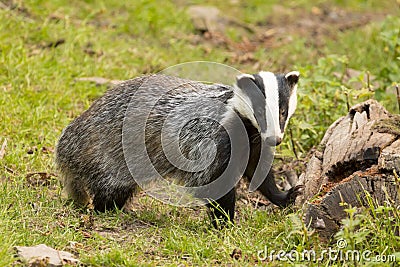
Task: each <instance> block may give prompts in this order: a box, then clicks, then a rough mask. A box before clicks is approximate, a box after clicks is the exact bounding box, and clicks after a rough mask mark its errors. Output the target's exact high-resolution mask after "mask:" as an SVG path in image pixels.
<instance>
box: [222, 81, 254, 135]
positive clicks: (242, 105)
mask: <svg viewBox="0 0 400 267" xmlns="http://www.w3.org/2000/svg"><path fill="white" fill-rule="evenodd" d="M244 75H245V74H244ZM251 77H252V76H251ZM228 105H229V106H230V108H229V110H228V112H227V114H225V116H224V118H223V119H222V121H221V123H222V124H224V123H226V122H227V121H228V120H229V119H230V118H231V116H232V114H231V113H232V112H233V110H234V109H236V110H237V112H238V113H239V114H241V115H242V116H243V117H244V118H247V119H249V120H250V121H251V124H252V125H253V126H254V127H256V128H257V130H259V131H260V126H259V125H258V123H257V120H256V118H255V117H254V111H253V108H252V106H251V100H250V99H249V97H248V96H247V95H246V94H245V93H244V92H243V90H242V89H241V88H239V87H238V86H237V85H236V84H235V85H234V95H233V97H232V98H231V99H229V100H228Z"/></svg>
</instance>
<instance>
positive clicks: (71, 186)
mask: <svg viewBox="0 0 400 267" xmlns="http://www.w3.org/2000/svg"><path fill="white" fill-rule="evenodd" d="M298 79H299V73H298V72H289V73H287V74H274V73H271V72H260V73H257V74H254V75H250V74H242V75H239V76H238V77H237V78H236V84H235V85H234V86H227V85H222V84H212V85H207V84H203V83H200V82H196V81H190V80H185V79H181V78H177V77H172V76H166V75H161V74H158V75H149V76H143V77H139V78H136V79H133V80H128V81H125V82H123V83H121V84H119V85H117V86H116V87H115V88H113V89H111V90H109V91H107V92H106V93H105V94H104V95H103V96H102V97H101V98H99V99H98V100H96V101H95V102H94V103H93V104H92V106H91V107H90V108H89V109H88V110H87V111H85V112H84V113H83V114H82V115H81V116H79V117H77V118H76V119H75V120H74V121H73V122H71V123H70V124H69V125H68V126H67V127H66V128H65V129H64V131H63V133H62V135H61V137H60V139H59V142H58V145H57V148H56V165H57V168H58V170H59V172H60V174H61V176H62V179H63V183H64V187H65V190H66V192H67V193H68V195H69V197H70V198H71V199H73V200H74V201H75V202H76V203H78V204H81V205H86V204H88V203H92V204H93V206H94V208H95V210H98V211H104V210H106V209H112V208H114V207H118V208H122V207H123V205H124V204H125V202H126V201H127V199H128V198H129V197H130V196H131V195H132V194H133V193H134V191H135V189H136V188H137V187H138V184H137V182H136V180H135V179H134V177H133V176H134V175H135V174H136V173H137V174H140V171H141V170H140V166H143V164H144V163H142V162H140V158H139V159H138V158H134V157H130V155H126V151H125V153H124V149H123V134H122V131H123V130H122V129H123V127H124V121H125V122H126V120H127V119H126V117H127V115H128V109H129V105H130V103H131V102H132V100H134V101H135V102H136V103H141V102H142V101H146V99H148V98H149V99H151V98H153V99H158V101H157V104H156V105H155V106H154V107H152V109H151V112H150V113H149V116H148V118H147V119H146V122H145V140H144V141H145V145H146V149H147V154H148V156H149V158H150V160H151V163H152V164H153V166H154V168H155V169H156V170H157V172H158V173H159V174H160V175H161V176H163V177H173V178H175V179H177V180H179V181H181V182H182V183H183V184H184V185H185V186H188V187H193V186H202V185H206V184H209V183H211V182H213V181H215V180H216V179H217V178H218V177H220V176H221V175H222V173H224V170H225V169H226V168H227V166H228V164H229V161H230V159H231V156H235V157H236V160H237V162H238V163H239V162H245V165H244V166H245V168H244V171H241V170H239V169H234V170H232V171H231V172H230V173H229V175H230V176H232V177H231V179H229V180H226V182H224V185H225V184H226V186H227V188H228V190H227V191H226V193H224V195H223V196H222V197H219V198H215V199H214V198H211V199H209V200H208V206H209V208H210V209H211V215H212V218H213V222H215V219H217V218H227V217H226V214H227V215H228V218H229V219H230V220H233V217H234V209H235V184H236V182H237V181H238V179H239V178H240V177H241V176H242V175H243V176H245V177H246V178H247V179H249V180H250V181H251V180H252V178H253V177H254V176H257V175H258V176H260V175H261V180H260V182H259V183H258V185H257V189H258V190H259V191H260V192H261V193H262V194H263V195H265V196H266V197H267V198H268V199H269V200H270V201H271V202H272V203H274V204H276V205H278V206H280V207H286V206H288V205H290V204H291V203H292V202H293V201H294V200H295V198H296V196H297V195H298V194H299V192H300V189H301V188H300V187H294V188H292V189H290V190H288V191H281V190H279V189H278V188H277V186H276V184H275V179H274V175H273V172H272V171H270V170H269V169H268V170H266V171H264V172H263V162H262V161H263V158H264V157H265V155H267V157H266V158H267V159H271V158H272V157H271V153H272V152H271V149H269V146H263V145H262V144H265V143H266V144H269V145H272V146H275V145H277V144H279V143H280V142H281V141H282V138H283V132H284V130H285V127H286V126H287V123H288V120H289V118H290V116H292V114H293V112H294V110H295V108H296V101H297V100H296V99H297V98H296V88H297V82H298ZM139 88H141V89H142V90H143V89H145V90H146V91H145V92H146V95H140V96H138V95H135V93H136V92H137V91H138V90H139ZM160 88H164V89H165V88H168V89H169V90H167V93H165V94H163V95H162V96H160V95H159V94H160V90H159V89H160ZM260 96H261V97H260ZM141 97H142V98H141ZM199 99H208V100H218V101H219V102H220V103H223V104H224V107H222V108H220V109H215V108H213V107H211V105H210V104H207V102H204V104H201V105H197V106H199V108H198V109H200V112H202V113H203V114H212V116H210V117H212V119H207V118H197V119H193V120H190V121H189V122H188V123H187V124H186V125H184V127H183V128H182V129H181V130H180V132H179V133H178V135H179V148H180V150H181V152H182V154H183V156H184V157H186V158H188V159H191V160H194V162H196V161H195V160H196V159H198V158H199V157H202V156H204V155H205V156H206V157H207V153H210V154H214V157H213V158H212V159H213V160H212V162H211V164H208V165H207V166H204V168H200V169H199V170H198V171H187V170H185V169H184V168H183V169H182V168H178V167H177V166H175V165H174V164H172V163H170V161H169V158H168V157H167V156H166V153H165V151H164V150H163V143H162V140H161V135H162V134H164V135H165V133H162V128H163V127H165V125H164V123H165V121H166V119H167V117H168V116H170V114H171V113H172V112H173V111H175V113H174V114H175V115H174V116H176V117H173V118H172V122H173V123H172V127H173V126H174V122H176V123H177V124H178V123H179V121H180V117H179V114H180V113H179V112H176V109H178V111H179V110H180V111H181V113H188V112H189V113H190V112H192V110H191V106H190V104H191V103H192V104H196V103H195V102H198V101H199ZM197 104H198V103H197ZM267 109H268V110H270V111H271V112H267ZM235 116H238V117H239V118H240V122H241V124H242V126H240V125H236V124H238V122H237V120H234V119H232V118H233V117H235ZM128 117H129V116H128ZM131 117H132V116H131ZM133 117H134V116H133ZM131 119H132V118H131ZM134 120H135V119H134V118H133V122H132V123H135V121H134ZM138 123H139V122H138ZM236 127H244V129H245V133H246V134H245V136H240V137H239V139H237V140H239V141H237V142H239V143H238V144H235V145H239V146H241V145H242V143H240V142H243V145H245V143H246V142H247V143H248V144H249V148H250V149H249V151H248V152H247V153H246V152H243V153H234V154H235V155H233V152H232V151H231V147H232V145H233V144H231V141H232V139H231V138H230V136H229V134H228V132H229V129H231V130H232V129H234V130H235V129H236ZM170 134H171V136H172V134H175V133H170ZM165 136H167V138H168V133H167V134H166V135H165ZM205 139H207V140H213V142H214V144H215V146H214V149H213V151H209V150H207V149H208V148H207V146H205V147H204V146H203V145H202V142H203V141H204V140H205ZM235 142H236V141H235ZM128 145H129V143H128ZM131 149H135V147H133V148H132V147H131ZM262 155H264V156H262ZM260 160H261V162H260V163H259V161H260ZM130 162H133V163H135V166H136V169H135V170H132V169H130V168H129V164H130ZM237 165H240V164H237ZM258 166H261V167H258ZM143 167H145V166H143ZM257 168H260V169H259V170H257ZM216 190H217V191H218V190H219V188H216ZM215 207H218V208H217V209H214V208H215Z"/></svg>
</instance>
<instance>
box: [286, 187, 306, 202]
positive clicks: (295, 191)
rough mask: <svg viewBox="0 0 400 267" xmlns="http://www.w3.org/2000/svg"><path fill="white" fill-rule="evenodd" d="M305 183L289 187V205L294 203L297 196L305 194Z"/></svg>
mask: <svg viewBox="0 0 400 267" xmlns="http://www.w3.org/2000/svg"><path fill="white" fill-rule="evenodd" d="M303 188H304V185H296V186H294V187H292V188H290V189H289V191H288V194H287V202H286V204H287V206H289V205H292V204H294V202H295V201H296V197H297V196H299V195H301V194H303Z"/></svg>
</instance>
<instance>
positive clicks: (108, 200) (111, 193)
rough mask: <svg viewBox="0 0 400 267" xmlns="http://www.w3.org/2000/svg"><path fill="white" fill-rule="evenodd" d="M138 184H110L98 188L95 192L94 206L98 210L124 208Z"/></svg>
mask: <svg viewBox="0 0 400 267" xmlns="http://www.w3.org/2000/svg"><path fill="white" fill-rule="evenodd" d="M135 189H136V186H135V185H134V186H110V185H108V186H107V187H102V188H96V189H95V190H93V191H94V193H93V206H94V209H95V210H96V211H99V212H104V211H106V210H112V209H115V208H118V209H122V208H123V207H124V205H125V203H126V202H127V200H128V199H129V198H130V197H131V196H132V194H133V192H134V191H135Z"/></svg>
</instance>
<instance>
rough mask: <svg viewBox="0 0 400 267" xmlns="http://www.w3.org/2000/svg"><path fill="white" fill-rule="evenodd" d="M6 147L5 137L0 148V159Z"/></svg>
mask: <svg viewBox="0 0 400 267" xmlns="http://www.w3.org/2000/svg"><path fill="white" fill-rule="evenodd" d="M6 148H7V139H4V142H3V144H2V145H1V148H0V160H2V159H3V158H4V155H5V154H6Z"/></svg>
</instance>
